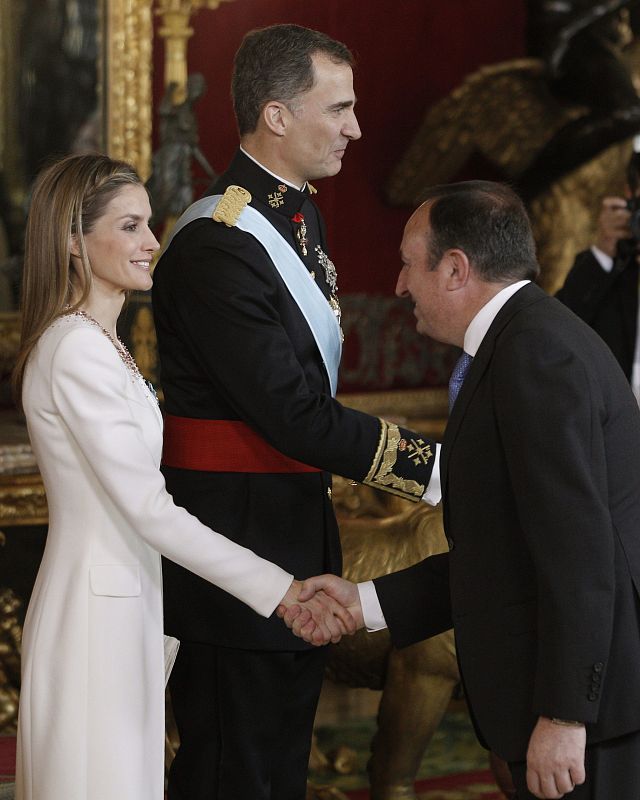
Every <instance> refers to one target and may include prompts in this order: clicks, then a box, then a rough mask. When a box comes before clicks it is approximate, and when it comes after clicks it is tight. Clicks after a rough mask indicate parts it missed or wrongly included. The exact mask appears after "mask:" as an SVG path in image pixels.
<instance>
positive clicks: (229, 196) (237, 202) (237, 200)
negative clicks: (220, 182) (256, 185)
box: [213, 186, 251, 228]
mask: <svg viewBox="0 0 640 800" xmlns="http://www.w3.org/2000/svg"><path fill="white" fill-rule="evenodd" d="M250 202H251V195H250V194H249V192H248V191H247V190H246V189H243V188H242V186H227V188H226V191H225V193H224V194H223V195H222V197H221V198H220V202H219V203H218V205H217V206H216V210H215V211H214V212H213V219H214V220H215V221H216V222H224V224H225V225H226V226H227V228H232V227H233V226H234V225H235V224H236V222H237V221H238V217H239V216H240V214H241V212H242V209H243V208H244V207H245V206H246V205H248V204H249V203H250Z"/></svg>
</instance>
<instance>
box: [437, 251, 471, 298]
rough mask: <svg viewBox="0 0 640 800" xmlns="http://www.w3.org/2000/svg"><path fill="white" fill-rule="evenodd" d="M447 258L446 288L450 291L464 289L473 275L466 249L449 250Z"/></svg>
mask: <svg viewBox="0 0 640 800" xmlns="http://www.w3.org/2000/svg"><path fill="white" fill-rule="evenodd" d="M444 258H445V259H446V261H445V264H446V269H447V272H446V277H447V281H446V288H447V289H448V290H449V291H455V290H457V289H464V287H465V286H466V285H467V284H468V282H469V278H470V277H471V264H470V263H469V258H468V256H467V254H466V253H465V252H464V250H458V249H453V250H447V252H446V253H445V255H444Z"/></svg>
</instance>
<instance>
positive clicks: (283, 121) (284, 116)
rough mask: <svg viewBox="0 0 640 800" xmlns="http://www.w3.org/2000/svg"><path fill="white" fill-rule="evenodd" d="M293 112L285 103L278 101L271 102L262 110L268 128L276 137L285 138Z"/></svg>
mask: <svg viewBox="0 0 640 800" xmlns="http://www.w3.org/2000/svg"><path fill="white" fill-rule="evenodd" d="M290 116H291V112H290V111H289V109H288V108H287V107H286V106H285V104H284V103H279V102H278V101H277V100H271V101H269V102H268V103H267V104H266V105H265V107H264V108H263V109H262V118H263V120H264V123H265V125H266V126H267V128H268V129H269V130H270V131H271V132H272V133H275V135H276V136H284V135H285V133H286V130H287V122H288V118H289V117H290Z"/></svg>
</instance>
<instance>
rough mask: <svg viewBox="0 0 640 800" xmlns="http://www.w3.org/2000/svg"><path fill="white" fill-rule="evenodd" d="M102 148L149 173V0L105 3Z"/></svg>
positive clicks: (150, 25)
mask: <svg viewBox="0 0 640 800" xmlns="http://www.w3.org/2000/svg"><path fill="white" fill-rule="evenodd" d="M102 8H103V14H104V24H103V28H102V29H103V31H104V32H105V39H106V40H105V42H104V46H103V48H102V52H103V54H104V58H103V63H102V71H101V77H102V80H101V84H102V86H103V87H104V102H103V108H104V109H105V132H106V143H105V144H106V150H107V153H108V154H109V155H110V156H113V157H114V158H121V159H123V160H125V161H130V162H131V163H132V164H134V165H135V166H136V167H137V169H138V171H139V172H140V175H141V176H142V179H143V180H146V179H147V178H148V177H149V174H150V172H151V127H152V91H151V74H152V63H151V56H152V46H153V9H152V3H151V2H150V1H149V0H103V5H102Z"/></svg>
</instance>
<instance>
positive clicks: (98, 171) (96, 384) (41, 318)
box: [15, 155, 352, 800]
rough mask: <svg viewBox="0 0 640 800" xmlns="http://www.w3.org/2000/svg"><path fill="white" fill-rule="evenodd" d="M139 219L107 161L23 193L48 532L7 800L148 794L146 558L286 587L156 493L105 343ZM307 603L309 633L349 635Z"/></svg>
mask: <svg viewBox="0 0 640 800" xmlns="http://www.w3.org/2000/svg"><path fill="white" fill-rule="evenodd" d="M150 215H151V209H150V207H149V201H148V197H147V193H146V190H145V189H144V186H143V185H142V184H141V182H140V179H139V177H138V176H137V175H136V173H135V171H134V170H133V169H132V168H131V167H130V166H129V165H126V164H123V163H120V162H114V161H112V160H111V159H108V158H107V157H105V156H97V155H89V156H87V155H84V156H70V157H68V158H66V159H63V160H62V161H60V162H58V163H57V164H54V165H52V166H51V167H49V168H48V169H47V170H45V171H44V173H43V174H42V175H41V176H40V178H39V179H38V181H37V183H36V186H35V189H34V192H33V198H32V203H31V210H30V215H29V220H28V227H27V238H26V246H25V268H24V278H23V330H22V348H21V353H20V356H19V359H18V363H17V367H16V373H15V378H16V388H17V389H18V391H19V392H20V393H21V394H19V395H18V396H19V397H20V396H21V397H22V405H23V408H24V412H25V415H26V418H27V423H28V428H29V435H30V438H31V442H32V445H33V449H34V452H35V455H36V458H37V460H38V464H39V467H40V471H41V473H42V478H43V480H44V484H45V488H46V491H47V500H48V505H49V532H48V536H47V543H46V548H45V552H44V556H43V559H42V564H41V566H40V570H39V573H38V577H37V580H36V583H35V587H34V590H33V594H32V597H31V602H30V603H29V608H28V611H27V617H26V621H25V626H24V636H23V643H22V690H21V699H20V713H19V725H18V758H17V770H16V784H17V786H16V788H17V798H18V800H62V799H63V798H64V800H162V798H163V796H164V794H163V792H164V787H163V777H164V769H163V758H164V685H165V679H164V655H163V626H162V576H161V559H160V554H161V553H162V554H163V555H165V556H167V557H168V558H170V559H173V560H174V561H176V562H177V563H179V564H181V565H182V566H184V567H186V568H188V569H190V570H193V572H195V573H197V574H198V575H200V576H201V577H203V578H205V579H206V580H209V581H211V582H213V583H215V584H217V585H218V586H220V587H222V588H223V589H225V590H226V591H228V592H230V593H231V594H233V595H234V596H236V597H238V598H240V599H241V600H243V601H244V602H245V603H247V604H248V605H249V606H251V608H253V609H254V610H255V611H256V612H257V613H259V614H262V615H264V616H269V615H270V614H271V613H272V612H273V611H274V609H275V608H276V607H277V606H278V605H279V604H280V603H282V604H283V605H285V606H287V605H290V604H292V603H294V602H295V600H296V598H297V595H298V591H299V587H300V585H299V584H298V582H297V581H293V579H292V576H291V575H289V574H288V573H286V572H284V571H283V570H282V569H280V568H279V567H277V566H275V565H274V564H271V563H270V562H268V561H265V560H264V559H262V558H259V557H258V556H256V555H255V554H254V553H252V552H251V551H249V550H247V549H245V548H243V547H241V546H239V545H237V544H235V543H233V542H231V541H229V540H228V539H225V538H224V537H223V536H221V535H220V534H217V533H215V532H213V531H211V530H210V529H209V528H207V527H205V526H204V525H202V524H201V523H200V522H198V520H197V519H196V518H195V517H193V516H191V515H190V514H188V513H187V512H186V511H185V510H184V509H182V508H179V507H177V506H175V505H174V504H173V502H172V499H171V497H170V496H169V495H168V494H167V492H166V490H165V487H164V480H163V478H162V475H161V473H160V471H159V465H160V455H161V450H162V417H161V414H160V410H159V408H158V405H157V401H156V398H155V395H154V394H153V393H152V391H150V389H149V387H148V386H147V384H146V383H145V381H144V379H143V378H142V376H141V375H140V373H139V371H138V369H137V367H136V365H135V362H134V361H133V359H132V358H131V356H130V355H129V353H128V351H127V350H126V348H125V347H124V345H123V344H122V343H121V342H120V341H119V340H118V338H117V335H116V320H117V318H118V315H119V313H120V310H121V308H122V304H123V301H124V299H125V293H126V292H127V291H129V290H135V289H142V290H144V289H149V288H150V286H151V282H152V281H151V275H150V265H151V260H152V256H153V253H154V251H155V250H156V249H157V248H158V243H157V241H156V239H155V238H154V236H153V234H152V232H151V231H150V229H149V226H148V223H149V218H150ZM315 602H316V605H315V606H314V608H313V609H311V611H312V612H313V614H314V620H315V623H314V622H313V621H312V622H311V623H310V625H311V626H313V625H314V624H316V626H317V627H316V633H315V636H316V642H317V643H323V642H326V641H328V640H329V639H331V638H337V637H338V636H339V635H340V633H342V632H343V631H344V630H346V629H347V628H349V629H351V628H352V623H351V620H350V619H349V618H348V617H347V616H345V615H344V614H342V615H341V618H340V619H338V618H337V617H334V616H333V615H332V612H333V611H335V612H336V613H337V614H340V613H341V612H340V609H339V607H337V606H331V607H329V605H328V604H329V602H330V601H329V600H327V599H322V598H316V601H315Z"/></svg>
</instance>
